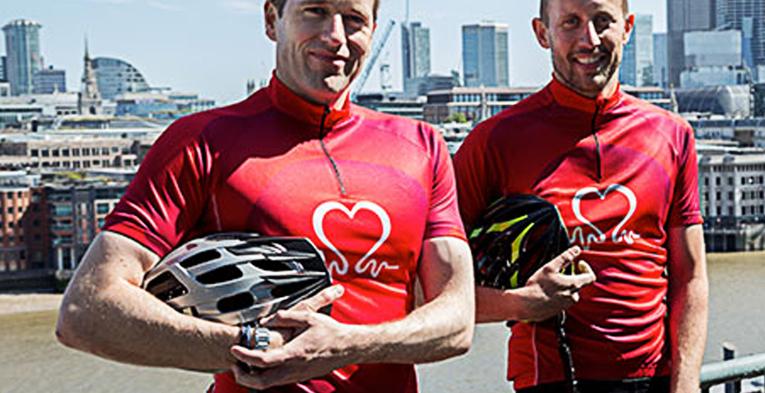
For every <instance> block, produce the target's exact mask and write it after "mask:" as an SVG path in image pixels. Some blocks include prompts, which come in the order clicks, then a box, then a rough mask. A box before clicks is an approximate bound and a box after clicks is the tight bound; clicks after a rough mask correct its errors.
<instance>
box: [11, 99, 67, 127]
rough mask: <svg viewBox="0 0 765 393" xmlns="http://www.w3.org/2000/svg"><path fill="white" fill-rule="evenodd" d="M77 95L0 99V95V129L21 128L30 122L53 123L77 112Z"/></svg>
mask: <svg viewBox="0 0 765 393" xmlns="http://www.w3.org/2000/svg"><path fill="white" fill-rule="evenodd" d="M77 101H78V97H77V93H63V92H58V93H55V94H32V95H23V96H18V97H2V94H0V128H10V127H13V128H21V127H23V125H24V124H30V123H31V122H33V121H34V122H38V123H44V122H45V121H46V119H48V120H50V122H52V121H54V120H55V118H56V117H57V116H66V115H72V114H76V113H78V112H79V108H78V104H77Z"/></svg>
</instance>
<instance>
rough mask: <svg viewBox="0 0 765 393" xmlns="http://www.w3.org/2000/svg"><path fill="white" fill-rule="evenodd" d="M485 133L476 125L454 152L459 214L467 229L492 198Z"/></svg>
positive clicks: (483, 129) (486, 133) (485, 130)
mask: <svg viewBox="0 0 765 393" xmlns="http://www.w3.org/2000/svg"><path fill="white" fill-rule="evenodd" d="M488 134H489V132H488V130H487V129H485V128H482V126H481V125H479V126H478V127H477V128H476V129H475V130H473V131H472V132H471V133H470V134H468V136H467V138H465V141H464V142H463V143H462V146H460V149H459V150H458V151H457V154H456V155H455V156H454V171H455V176H456V179H457V194H458V200H459V206H460V215H461V217H462V221H463V222H464V223H465V226H466V228H467V229H468V230H470V228H472V226H473V225H474V224H475V222H476V221H477V220H478V218H479V217H480V216H481V215H482V214H483V212H484V211H485V210H486V207H487V206H488V205H489V203H490V202H492V201H491V197H492V190H493V188H494V187H493V186H492V184H491V171H490V169H489V168H488V164H487V161H488V160H487V157H488V152H487V151H486V148H487V146H486V145H487V143H486V140H487V135H488Z"/></svg>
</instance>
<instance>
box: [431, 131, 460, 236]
mask: <svg viewBox="0 0 765 393" xmlns="http://www.w3.org/2000/svg"><path fill="white" fill-rule="evenodd" d="M431 132H432V134H431V135H432V138H433V139H435V143H433V146H434V151H433V154H432V160H433V164H434V165H433V189H432V192H431V197H430V211H429V212H428V221H427V226H426V229H425V239H432V238H434V237H443V236H448V237H456V238H459V239H462V240H467V238H466V237H465V230H464V228H463V226H462V220H461V219H460V213H459V207H458V205H457V188H456V185H455V182H454V168H453V166H452V161H451V158H450V157H449V149H448V148H447V146H446V142H444V139H443V138H442V137H441V136H440V134H438V133H437V132H436V131H434V130H431Z"/></svg>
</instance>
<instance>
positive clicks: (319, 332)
mask: <svg viewBox="0 0 765 393" xmlns="http://www.w3.org/2000/svg"><path fill="white" fill-rule="evenodd" d="M419 275H420V279H421V282H422V287H423V292H424V296H425V304H423V305H422V306H421V307H419V308H418V309H416V310H414V311H413V312H412V313H411V314H409V315H408V316H406V317H405V318H403V319H401V320H398V321H393V322H389V323H384V324H380V325H368V326H365V325H346V324H341V323H338V322H336V321H334V320H333V319H331V318H329V317H328V316H326V315H322V314H318V313H315V312H295V311H281V312H279V313H277V316H276V318H274V319H273V320H272V321H270V322H269V325H270V326H278V327H282V328H292V329H297V330H302V331H303V332H302V333H301V334H299V335H298V336H296V337H295V339H294V340H293V341H291V342H289V343H287V344H285V346H284V347H282V348H278V349H274V350H268V351H265V352H263V351H251V350H247V349H245V348H242V347H238V346H237V347H234V349H233V353H234V355H235V356H236V357H237V358H238V359H240V360H242V361H244V362H246V363H249V364H251V365H254V366H256V367H259V368H262V369H264V370H262V371H259V372H254V373H243V372H242V370H240V369H238V368H235V369H234V371H235V374H236V377H237V382H239V383H240V384H243V385H246V386H250V387H254V388H256V389H262V388H266V387H270V386H276V385H283V384H287V383H291V382H297V381H302V380H305V379H309V378H312V377H316V376H321V375H325V374H327V373H329V372H331V371H332V370H334V369H337V368H340V367H343V366H345V365H348V364H359V363H424V362H432V361H437V360H442V359H445V358H448V357H451V356H455V355H459V354H462V353H465V352H466V351H467V350H468V349H469V347H470V343H471V341H472V336H473V320H474V300H473V294H474V289H473V274H472V263H471V256H470V249H469V247H468V246H467V243H465V242H464V241H463V240H459V239H455V238H448V237H443V238H435V239H431V240H427V241H425V243H424V244H423V254H422V258H421V262H420V268H419Z"/></svg>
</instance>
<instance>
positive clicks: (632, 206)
mask: <svg viewBox="0 0 765 393" xmlns="http://www.w3.org/2000/svg"><path fill="white" fill-rule="evenodd" d="M611 191H616V192H619V193H621V194H622V195H624V196H625V197H626V198H627V202H628V203H629V211H628V212H627V214H626V215H625V216H624V218H623V219H622V220H621V222H619V224H618V225H616V226H615V227H614V230H613V233H612V234H611V240H612V241H613V242H614V243H620V242H622V241H623V242H625V243H627V244H632V243H634V242H635V239H637V238H640V235H638V234H636V233H635V232H632V231H622V227H624V225H626V224H627V222H628V221H629V220H630V218H632V215H633V214H635V210H637V198H636V197H635V193H634V192H632V190H630V189H629V188H627V187H625V186H623V185H621V184H612V185H610V186H608V188H606V190H605V191H603V192H600V190H598V189H597V188H595V187H585V188H582V189H581V190H579V191H578V192H577V193H576V195H574V199H573V203H572V208H573V210H574V215H575V216H576V218H577V220H579V221H580V222H582V223H584V224H585V225H587V226H588V227H590V228H592V230H593V231H595V233H596V234H597V236H596V235H593V234H589V235H587V241H586V242H585V244H586V245H587V246H589V245H590V244H592V243H603V242H605V241H606V234H605V233H604V231H602V230H601V229H600V228H598V226H597V225H595V224H593V223H592V222H591V221H590V220H589V219H587V217H585V216H584V215H583V214H582V207H581V203H582V199H584V197H585V196H586V195H588V194H595V195H597V196H598V197H599V198H600V200H601V201H604V200H605V199H606V196H607V195H608V194H609V193H610V192H611ZM606 232H607V231H606ZM620 232H621V233H620ZM575 239H576V233H574V234H573V239H571V240H572V241H574V240H575ZM582 240H584V239H582Z"/></svg>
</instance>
